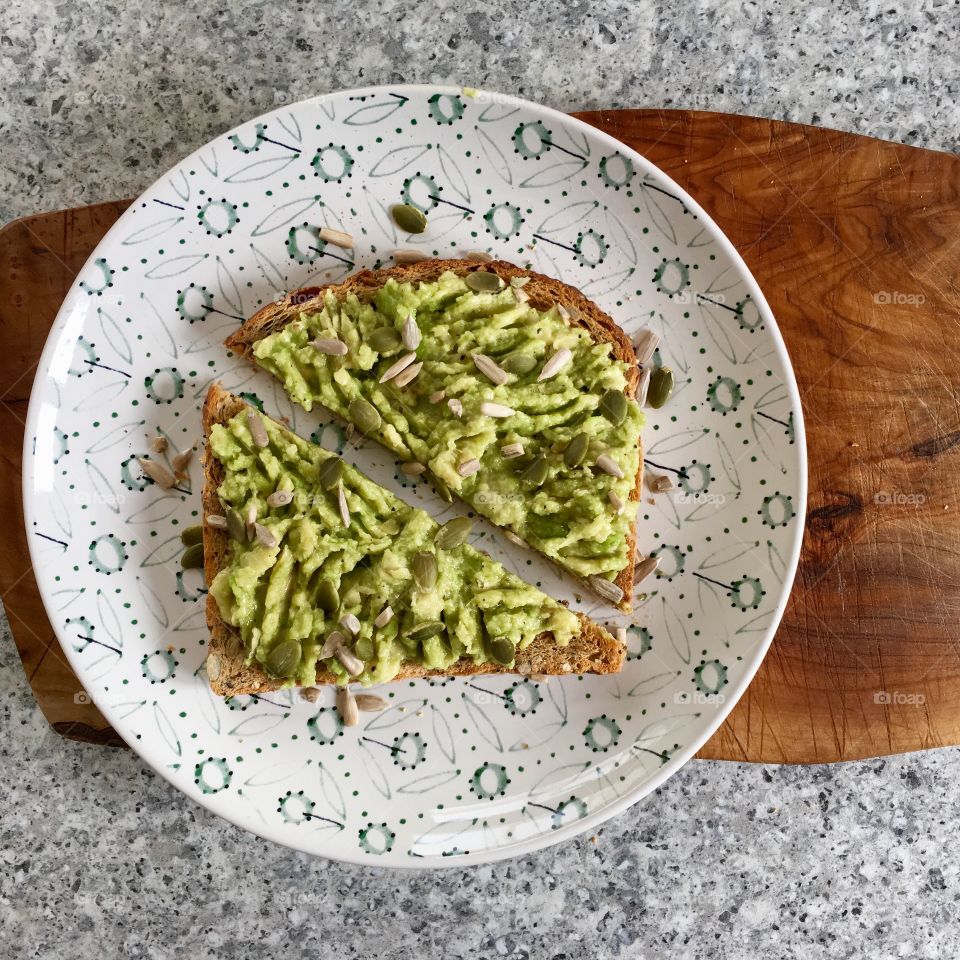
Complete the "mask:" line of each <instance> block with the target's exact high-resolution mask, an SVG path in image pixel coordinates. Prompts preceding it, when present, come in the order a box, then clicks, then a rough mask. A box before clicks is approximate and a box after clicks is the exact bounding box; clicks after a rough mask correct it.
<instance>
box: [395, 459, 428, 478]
mask: <svg viewBox="0 0 960 960" xmlns="http://www.w3.org/2000/svg"><path fill="white" fill-rule="evenodd" d="M426 469H427V468H426V467H425V466H424V465H423V464H422V463H417V462H416V461H415V460H411V461H410V462H409V463H401V464H400V472H401V473H402V474H404V475H405V476H408V477H419V476H420V474H421V473H425V472H426Z"/></svg>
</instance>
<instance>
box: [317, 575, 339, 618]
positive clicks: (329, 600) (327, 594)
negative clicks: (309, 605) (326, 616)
mask: <svg viewBox="0 0 960 960" xmlns="http://www.w3.org/2000/svg"><path fill="white" fill-rule="evenodd" d="M317 606H318V607H319V608H320V609H321V610H323V611H324V612H325V613H333V612H334V610H336V609H337V607H339V606H340V593H339V592H338V591H337V585H336V584H335V583H334V582H333V581H332V580H321V581H320V582H319V583H318V584H317Z"/></svg>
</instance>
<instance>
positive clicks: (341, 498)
mask: <svg viewBox="0 0 960 960" xmlns="http://www.w3.org/2000/svg"><path fill="white" fill-rule="evenodd" d="M337 503H338V504H339V506H340V519H341V520H342V521H343V525H344V526H345V527H349V526H350V507H349V506H348V505H347V495H346V493H344V491H343V484H342V483H338V484H337Z"/></svg>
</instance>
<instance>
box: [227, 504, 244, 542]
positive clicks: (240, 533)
mask: <svg viewBox="0 0 960 960" xmlns="http://www.w3.org/2000/svg"><path fill="white" fill-rule="evenodd" d="M227 533H228V534H229V535H230V539H231V540H236V541H238V542H240V543H242V542H243V541H244V540H246V539H247V525H246V524H245V523H244V522H243V517H242V516H241V515H240V511H239V510H236V509H234V508H233V507H231V508H230V509H229V510H228V511H227Z"/></svg>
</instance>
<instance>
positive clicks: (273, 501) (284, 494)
mask: <svg viewBox="0 0 960 960" xmlns="http://www.w3.org/2000/svg"><path fill="white" fill-rule="evenodd" d="M292 500H293V491H292V490H274V491H273V493H271V494H270V496H269V497H267V506H268V507H285V506H286V505H287V504H288V503H290V502H291V501H292Z"/></svg>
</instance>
